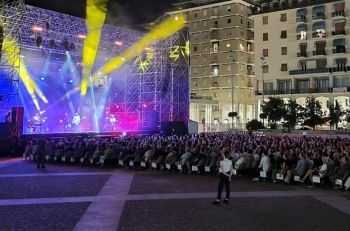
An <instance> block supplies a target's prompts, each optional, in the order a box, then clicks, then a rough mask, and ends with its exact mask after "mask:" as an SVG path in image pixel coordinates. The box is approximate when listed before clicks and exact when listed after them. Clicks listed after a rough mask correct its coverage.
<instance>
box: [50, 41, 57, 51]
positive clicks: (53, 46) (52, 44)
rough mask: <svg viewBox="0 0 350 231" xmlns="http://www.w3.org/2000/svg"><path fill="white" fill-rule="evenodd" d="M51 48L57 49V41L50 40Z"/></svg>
mask: <svg viewBox="0 0 350 231" xmlns="http://www.w3.org/2000/svg"><path fill="white" fill-rule="evenodd" d="M49 46H50V48H52V49H54V48H55V47H56V43H55V40H53V39H50V41H49Z"/></svg>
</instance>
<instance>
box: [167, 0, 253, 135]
mask: <svg viewBox="0 0 350 231" xmlns="http://www.w3.org/2000/svg"><path fill="white" fill-rule="evenodd" d="M211 2H213V1H209V2H208V1H198V2H197V1H192V2H191V4H190V5H189V4H188V3H189V2H188V1H187V2H186V4H178V5H177V8H178V9H179V10H175V11H172V12H169V14H175V13H179V12H184V13H186V14H187V20H188V25H187V26H188V31H189V43H190V81H191V82H190V89H191V96H190V100H191V102H190V119H191V120H194V121H196V122H198V123H199V124H200V126H199V131H225V130H228V129H229V128H230V127H231V126H233V128H238V129H239V128H243V127H245V126H244V124H245V123H246V122H247V121H249V120H251V119H253V117H254V113H255V110H256V109H255V102H254V87H253V84H254V82H255V81H254V72H253V66H254V55H253V52H254V41H253V39H254V33H253V20H252V19H251V18H250V15H251V7H252V5H251V4H249V3H247V2H245V1H241V0H233V1H220V2H219V3H217V1H214V2H216V3H211ZM229 112H237V116H236V117H235V119H234V120H232V119H231V118H229V117H228V114H229Z"/></svg>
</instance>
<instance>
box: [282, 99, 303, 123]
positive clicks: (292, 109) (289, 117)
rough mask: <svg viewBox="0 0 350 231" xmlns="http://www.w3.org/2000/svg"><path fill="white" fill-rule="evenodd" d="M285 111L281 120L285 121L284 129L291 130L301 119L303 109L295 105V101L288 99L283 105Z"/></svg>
mask: <svg viewBox="0 0 350 231" xmlns="http://www.w3.org/2000/svg"><path fill="white" fill-rule="evenodd" d="M285 106H286V111H285V115H284V116H283V119H284V120H285V123H284V127H287V128H288V129H293V128H294V127H295V126H296V125H297V124H298V123H299V122H300V121H301V120H302V119H303V116H304V114H303V111H304V108H303V107H302V106H300V105H299V104H297V101H296V100H295V99H290V100H289V101H288V103H287V104H286V105H285Z"/></svg>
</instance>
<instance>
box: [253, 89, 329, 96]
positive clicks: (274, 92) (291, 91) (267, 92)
mask: <svg viewBox="0 0 350 231" xmlns="http://www.w3.org/2000/svg"><path fill="white" fill-rule="evenodd" d="M332 92H333V88H328V87H326V88H297V89H277V90H270V89H269V90H264V92H263V91H255V95H262V94H264V95H290V94H311V93H332Z"/></svg>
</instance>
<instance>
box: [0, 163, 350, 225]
mask: <svg viewBox="0 0 350 231" xmlns="http://www.w3.org/2000/svg"><path fill="white" fill-rule="evenodd" d="M217 181H218V179H217V178H216V177H214V176H203V175H187V174H183V175H180V174H177V173H171V172H170V173H168V172H150V171H139V170H129V169H116V168H111V167H109V168H98V167H96V166H75V165H65V166H64V165H60V164H56V165H51V164H50V165H48V166H47V168H46V169H37V168H36V166H35V164H34V163H30V162H24V161H22V160H20V159H15V160H0V230H1V231H3V230H5V231H7V230H9V231H17V230H50V231H56V230H57V231H61V230H75V231H80V230H82V231H90V230H91V231H93V230H96V231H97V230H103V231H109V230H113V231H115V230H120V231H124V230H191V231H192V230H200V231H206V230H245V231H249V230H254V231H255V230H258V231H259V230H269V231H270V230H272V231H274V230H317V231H323V230H332V231H333V230H350V228H349V227H350V194H349V193H345V192H339V191H334V190H330V189H329V188H326V189H324V188H316V189H309V188H307V187H305V186H304V185H300V186H287V185H284V184H272V183H267V182H256V183H253V182H251V180H250V179H248V178H235V179H233V181H232V185H231V188H232V193H231V200H230V204H229V205H226V204H221V205H220V206H214V205H211V202H212V201H213V199H214V198H215V196H216V189H217Z"/></svg>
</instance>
